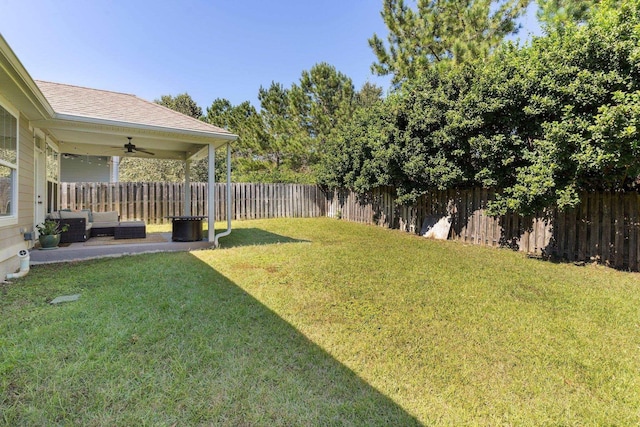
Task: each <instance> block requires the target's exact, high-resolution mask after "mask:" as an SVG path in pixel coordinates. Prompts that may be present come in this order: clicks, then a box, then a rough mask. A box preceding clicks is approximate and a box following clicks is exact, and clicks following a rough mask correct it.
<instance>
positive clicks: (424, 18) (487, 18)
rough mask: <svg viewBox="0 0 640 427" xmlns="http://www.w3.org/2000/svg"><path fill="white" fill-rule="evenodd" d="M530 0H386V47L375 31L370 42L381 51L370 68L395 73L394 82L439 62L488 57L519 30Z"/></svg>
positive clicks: (399, 81)
mask: <svg viewBox="0 0 640 427" xmlns="http://www.w3.org/2000/svg"><path fill="white" fill-rule="evenodd" d="M528 3H529V0H438V1H433V0H417V5H416V7H415V8H414V7H409V6H407V4H406V3H405V2H404V0H385V1H384V6H383V9H382V12H381V15H382V18H383V19H384V22H385V24H386V25H387V28H388V29H389V35H388V37H387V42H388V47H387V46H385V43H384V42H383V40H382V39H381V38H379V37H378V36H377V35H376V34H374V35H373V37H372V38H371V39H369V45H370V46H371V48H372V49H373V52H374V53H375V55H376V57H377V59H378V60H377V62H375V63H373V65H372V67H371V68H372V71H373V72H374V73H376V74H378V75H381V76H384V75H389V74H391V75H392V76H393V83H394V84H396V85H399V84H400V83H401V82H402V81H405V80H411V79H414V78H416V77H418V76H419V75H420V74H421V73H422V72H423V70H425V69H426V68H429V67H432V66H434V65H435V64H445V63H451V62H453V63H464V62H468V61H470V60H473V59H477V58H485V57H487V56H488V55H489V53H490V52H491V51H492V50H493V49H495V48H496V47H497V46H498V45H499V44H500V43H502V40H503V39H504V37H505V36H507V35H509V34H514V33H516V32H517V31H518V26H517V25H516V24H515V20H516V19H517V18H518V17H519V16H520V15H521V14H522V13H524V10H525V9H526V7H527V4H528Z"/></svg>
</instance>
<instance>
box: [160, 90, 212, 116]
mask: <svg viewBox="0 0 640 427" xmlns="http://www.w3.org/2000/svg"><path fill="white" fill-rule="evenodd" d="M153 102H155V103H156V104H160V105H163V106H165V107H167V108H170V109H172V110H174V111H177V112H179V113H182V114H184V115H186V116H189V117H193V118H194V119H200V118H201V117H202V108H200V107H199V106H198V104H196V102H195V101H194V100H193V99H192V98H191V96H189V94H188V93H181V94H180V95H176V96H175V98H174V97H173V96H171V95H162V96H161V97H160V99H156V100H154V101H153Z"/></svg>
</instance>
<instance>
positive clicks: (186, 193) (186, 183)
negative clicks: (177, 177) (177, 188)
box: [184, 160, 191, 216]
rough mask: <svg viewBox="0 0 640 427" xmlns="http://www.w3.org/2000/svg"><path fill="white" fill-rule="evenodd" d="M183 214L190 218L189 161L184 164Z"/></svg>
mask: <svg viewBox="0 0 640 427" xmlns="http://www.w3.org/2000/svg"><path fill="white" fill-rule="evenodd" d="M184 214H185V216H191V160H185V162H184Z"/></svg>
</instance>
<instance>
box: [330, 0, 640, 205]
mask: <svg viewBox="0 0 640 427" xmlns="http://www.w3.org/2000/svg"><path fill="white" fill-rule="evenodd" d="M638 22H640V0H629V1H626V2H624V3H623V4H619V3H618V2H615V1H604V2H603V3H602V5H601V6H600V7H598V8H597V9H594V12H593V14H592V16H591V17H590V18H589V19H588V21H587V23H586V24H584V25H576V24H574V23H568V24H567V25H565V26H564V27H563V28H562V29H560V30H557V31H552V32H550V33H549V35H547V36H545V37H540V38H536V39H535V40H534V41H533V42H532V44H531V45H528V46H525V47H523V48H518V47H516V46H514V45H512V44H508V45H505V46H504V47H502V48H500V49H498V50H497V51H496V53H495V54H494V55H492V56H491V58H489V59H486V60H484V61H477V62H471V63H467V64H463V65H461V66H459V67H451V68H447V69H438V68H432V69H428V70H426V71H425V72H424V73H423V74H422V75H421V76H420V77H419V78H417V79H415V80H413V81H410V82H406V83H405V84H404V85H403V86H402V88H401V90H399V91H396V93H394V94H393V95H392V96H391V97H389V98H387V99H386V100H385V101H384V102H382V103H380V104H378V105H377V107H376V108H370V109H369V110H368V111H358V112H357V113H356V114H355V115H354V117H353V119H352V120H351V122H350V123H348V124H347V125H345V126H342V127H340V132H339V134H338V138H337V139H336V141H337V142H336V143H335V145H334V146H332V148H331V151H332V152H333V155H332V156H329V157H328V158H327V159H326V161H325V162H324V163H323V168H322V174H321V175H320V176H321V178H322V182H323V183H326V184H327V185H338V186H339V185H345V186H348V187H350V188H353V189H356V190H358V191H367V190H368V189H371V188H373V187H374V186H376V185H394V186H395V187H396V189H397V193H398V198H399V200H400V201H405V202H411V201H414V200H415V199H416V198H417V197H419V196H420V195H421V194H424V192H426V191H428V190H429V189H431V188H441V189H444V188H456V187H457V188H460V187H468V186H478V185H482V186H484V187H494V188H496V189H497V190H498V199H497V200H496V202H495V203H492V204H491V206H490V208H491V209H492V211H493V212H494V213H504V212H506V211H514V212H519V213H523V214H530V213H535V212H537V211H539V210H540V209H543V208H545V207H549V206H557V207H559V208H561V209H564V208H568V207H572V206H576V204H577V203H578V202H579V193H580V191H583V190H614V191H622V190H631V189H633V190H636V189H637V188H638V185H639V179H638V177H640V128H639V127H638V125H639V124H640V71H639V70H640V49H639V48H638V46H640V26H638V25H637V23H638Z"/></svg>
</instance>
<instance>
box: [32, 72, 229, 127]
mask: <svg viewBox="0 0 640 427" xmlns="http://www.w3.org/2000/svg"><path fill="white" fill-rule="evenodd" d="M35 82H36V84H37V85H38V87H39V88H40V90H41V91H42V93H43V94H44V96H45V98H47V100H48V101H49V103H50V104H51V107H52V108H53V110H54V111H55V112H56V113H58V114H68V115H72V116H80V117H87V118H95V119H102V120H110V121H116V122H125V123H135V124H140V125H146V126H154V127H162V128H170V129H180V130H187V131H197V132H209V133H211V132H212V133H217V134H231V133H230V132H228V131H226V130H225V129H222V128H219V127H217V126H213V125H210V124H208V123H205V122H202V121H200V120H197V119H194V118H193V117H189V116H187V115H184V114H181V113H178V112H177V111H173V110H171V109H169V108H166V107H164V106H162V105H159V104H156V103H154V102H149V101H146V100H144V99H141V98H138V97H136V96H135V95H130V94H126V93H119V92H110V91H106V90H100V89H90V88H86V87H80V86H72V85H67V84H61V83H52V82H45V81H41V80H36V81H35Z"/></svg>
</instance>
